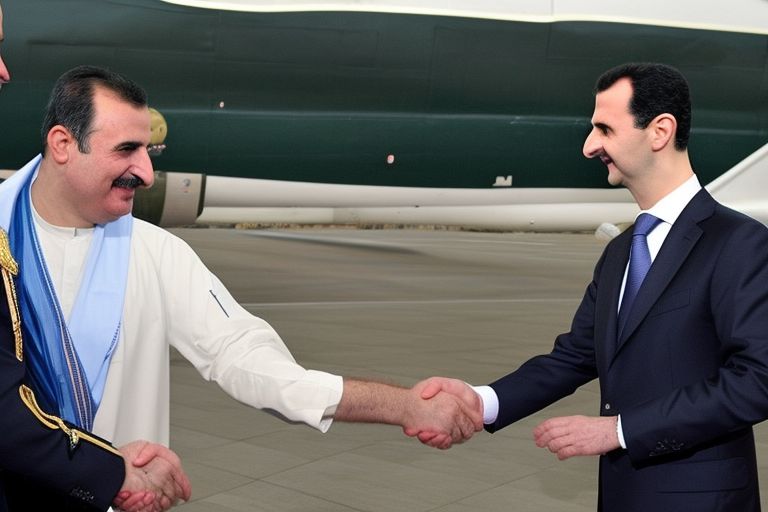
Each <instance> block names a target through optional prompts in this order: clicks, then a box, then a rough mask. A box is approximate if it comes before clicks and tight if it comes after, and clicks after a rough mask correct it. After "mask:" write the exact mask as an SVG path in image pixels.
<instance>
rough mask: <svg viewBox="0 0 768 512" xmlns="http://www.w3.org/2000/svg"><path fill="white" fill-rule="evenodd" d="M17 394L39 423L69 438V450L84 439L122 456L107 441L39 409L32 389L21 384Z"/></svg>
mask: <svg viewBox="0 0 768 512" xmlns="http://www.w3.org/2000/svg"><path fill="white" fill-rule="evenodd" d="M19 395H21V400H22V401H23V402H24V404H25V405H26V406H27V408H28V409H29V410H30V411H32V414H34V415H35V416H36V417H37V419H38V420H40V423H42V424H43V425H45V426H46V427H48V428H50V429H53V430H56V429H59V430H61V431H62V432H64V434H65V435H66V436H67V437H68V438H69V449H70V451H72V450H74V449H75V448H76V447H77V443H79V442H80V441H81V440H84V441H87V442H89V443H91V444H94V445H96V446H98V447H99V448H102V449H104V450H107V451H108V452H112V453H114V454H115V455H119V456H121V457H122V454H121V453H120V451H119V450H118V449H117V448H115V447H114V446H112V445H110V444H109V443H107V442H106V441H103V440H101V439H99V438H97V437H95V436H92V435H91V434H89V433H88V432H82V431H80V430H78V429H76V428H72V427H69V426H68V425H67V424H66V423H64V420H62V419H61V418H59V417H58V416H53V415H52V414H48V413H46V412H43V410H42V409H40V406H39V405H38V404H37V400H36V399H35V392H34V391H32V390H31V389H30V388H28V387H27V386H25V385H22V386H21V387H20V388H19Z"/></svg>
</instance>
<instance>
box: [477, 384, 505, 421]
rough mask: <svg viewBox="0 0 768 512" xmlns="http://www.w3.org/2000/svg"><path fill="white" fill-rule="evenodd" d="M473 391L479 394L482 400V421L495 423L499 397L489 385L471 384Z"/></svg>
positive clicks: (497, 414)
mask: <svg viewBox="0 0 768 512" xmlns="http://www.w3.org/2000/svg"><path fill="white" fill-rule="evenodd" d="M472 389H474V390H475V393H477V394H478V395H480V399H481V400H482V401H483V423H484V424H485V425H490V424H491V423H496V418H498V417H499V397H498V396H497V395H496V392H495V391H494V390H493V388H492V387H491V386H472Z"/></svg>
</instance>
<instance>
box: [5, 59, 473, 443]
mask: <svg viewBox="0 0 768 512" xmlns="http://www.w3.org/2000/svg"><path fill="white" fill-rule="evenodd" d="M126 84H127V85H126ZM137 87H138V86H136V85H135V84H133V83H132V82H131V81H130V80H127V79H126V78H125V77H121V76H120V75H116V74H114V73H112V72H109V71H107V70H103V69H101V68H95V67H91V66H81V67H79V68H75V69H74V70H71V71H69V72H67V73H65V74H64V75H62V77H61V78H60V79H59V81H58V82H57V85H56V86H55V87H54V91H53V93H52V95H51V100H50V103H49V106H48V113H47V116H46V120H45V122H44V126H43V131H42V132H43V134H44V141H43V145H44V148H45V149H44V152H43V155H42V156H41V157H38V158H36V159H34V160H33V161H31V162H30V163H29V164H28V165H27V166H26V167H25V168H24V169H22V170H21V171H19V173H17V174H19V175H20V177H18V178H16V177H15V176H14V178H12V179H11V180H8V182H11V181H12V180H14V179H17V180H23V179H27V180H34V181H32V183H31V210H32V213H33V217H32V218H33V219H34V224H35V230H34V231H35V233H36V239H37V241H39V247H40V251H41V254H42V257H43V258H44V260H45V266H47V271H48V272H47V277H48V278H49V279H50V281H51V282H52V283H53V288H54V289H55V294H56V297H57V298H58V303H59V305H60V309H61V312H62V313H63V315H62V316H63V318H67V319H68V320H67V323H68V327H69V328H71V327H72V326H71V325H69V322H70V319H71V316H72V315H74V313H72V312H71V309H72V308H73V304H75V303H76V302H77V301H78V300H79V295H80V294H82V293H83V291H82V290H80V288H81V283H82V282H83V280H84V279H85V276H90V275H91V273H92V272H93V268H92V267H93V266H94V265H93V263H92V261H91V260H90V259H89V258H90V257H91V256H88V254H89V251H92V249H91V248H90V246H91V245H93V244H92V240H91V239H92V238H94V239H95V238H96V237H97V236H99V235H98V233H99V230H102V229H103V230H109V229H110V227H113V226H115V225H117V223H120V222H123V221H125V220H127V219H129V218H130V211H131V208H132V205H133V194H134V191H135V188H137V187H139V186H151V184H152V182H153V170H152V164H151V162H150V160H149V156H148V153H147V146H148V144H149V137H150V129H149V125H150V117H149V112H148V109H147V105H146V96H145V95H144V96H143V97H142V96H141V95H143V94H144V93H143V91H141V90H140V88H138V89H139V91H140V93H141V94H138V93H136V88H137ZM126 88H127V89H130V91H129V93H128V94H126V92H125V89H126ZM132 95H134V96H132ZM136 95H138V96H136ZM137 98H138V99H137ZM8 182H6V184H4V185H0V193H2V188H3V187H4V186H6V185H7V183H8ZM3 208H5V209H11V208H12V205H3V204H0V219H2V218H3V211H2V210H3ZM130 221H132V229H130V228H129V229H128V231H127V232H128V233H129V235H128V236H130V241H129V245H127V246H126V247H128V248H129V253H128V260H127V261H128V263H127V272H126V273H125V280H124V281H125V285H124V290H125V292H124V297H123V296H121V297H120V299H121V300H122V299H124V301H123V304H124V306H122V317H121V319H120V321H119V324H118V326H117V330H116V331H115V333H116V335H115V339H114V340H113V341H112V343H108V341H109V340H108V339H106V341H107V343H106V344H104V346H98V347H96V348H95V349H94V348H92V347H89V346H80V345H78V336H76V335H73V336H72V339H73V343H74V345H75V346H76V347H77V355H78V357H79V358H80V359H82V360H83V361H84V364H83V366H84V368H85V369H84V371H85V374H86V375H87V376H88V379H87V380H88V385H89V387H90V392H91V393H92V395H93V402H94V403H95V404H96V405H97V407H98V409H97V411H98V412H97V413H96V414H95V418H94V419H93V430H94V431H95V432H96V433H97V434H99V435H101V436H104V437H107V438H109V439H113V440H114V441H115V442H116V443H125V442H127V441H129V440H133V439H137V438H143V439H148V440H152V441H156V442H160V443H166V444H167V443H168V440H169V439H168V438H169V390H168V388H169V351H168V344H170V345H172V346H174V347H176V348H177V349H178V350H179V351H180V352H181V354H183V355H184V357H186V358H187V359H188V360H189V361H191V362H192V363H193V364H194V365H195V367H196V368H197V369H198V371H199V372H200V373H201V375H202V376H203V377H204V378H206V379H210V380H213V381H215V382H217V383H218V384H219V385H220V386H221V387H222V388H223V389H224V390H225V391H226V392H227V393H229V394H230V395H232V396H233V397H234V398H236V399H237V400H240V401H242V402H245V403H247V404H249V405H251V406H253V407H257V408H267V409H271V410H274V411H276V412H277V413H279V414H280V415H282V416H283V417H285V418H287V419H289V420H293V421H301V422H304V423H306V424H308V425H310V426H312V427H314V428H317V429H319V430H321V431H326V430H327V429H328V428H329V427H330V425H331V422H332V421H333V419H338V420H340V421H359V422H379V423H387V424H394V425H400V426H402V427H403V429H404V430H405V431H406V433H408V434H409V435H416V434H417V433H419V432H422V431H428V432H433V433H436V436H437V439H438V441H435V442H433V443H432V444H433V445H435V446H438V447H448V446H450V445H451V444H452V443H454V442H461V441H463V440H465V439H468V438H469V437H471V436H472V434H473V433H474V432H476V431H479V430H480V429H481V428H482V416H481V415H478V414H477V413H476V412H475V411H476V410H477V404H476V403H472V404H466V403H464V401H462V400H460V399H459V398H457V397H453V396H450V395H445V394H442V395H439V396H438V397H436V398H434V399H432V400H423V399H421V397H420V392H419V389H405V388H400V387H397V386H391V385H386V384H381V383H376V382H367V381H360V380H354V379H344V378H342V377H340V376H336V375H331V374H328V373H325V372H319V371H313V370H306V369H304V368H303V367H301V366H300V365H298V364H297V363H296V362H295V360H294V359H293V357H292V356H291V354H290V352H289V350H288V349H287V348H286V346H285V344H284V343H283V342H282V340H281V339H280V337H279V336H278V334H277V333H276V332H275V331H274V330H273V329H272V328H271V327H270V326H269V325H268V324H267V323H266V322H265V321H263V320H261V319H260V318H257V317H255V316H253V315H251V314H250V313H248V312H246V311H245V310H244V309H243V308H241V307H240V306H239V305H238V304H237V303H236V301H235V300H234V299H233V298H232V296H231V295H230V294H229V292H228V291H227V290H226V289H225V288H224V286H223V285H222V284H221V282H220V281H219V280H218V279H217V278H216V277H215V276H214V275H213V274H211V273H210V272H209V271H208V270H207V269H206V268H205V266H204V265H203V263H202V262H201V261H200V259H199V258H198V257H197V255H196V254H195V253H194V252H193V251H192V249H191V248H190V247H189V246H187V244H186V243H184V242H183V241H182V240H180V239H178V238H177V237H175V236H174V235H172V234H170V233H168V232H166V231H164V230H162V229H159V228H157V227H154V226H152V225H150V224H147V223H145V222H142V221H140V220H138V219H130ZM129 226H130V224H129ZM106 238H109V235H106ZM97 261H98V260H97ZM111 261H112V260H111V259H110V260H109V262H111ZM96 267H98V264H97V265H96ZM97 270H98V268H97ZM118 273H120V269H118ZM119 281H120V280H119V279H118V278H117V276H116V278H115V283H116V285H115V286H116V287H117V286H119V285H118V284H117V283H118V282H119ZM88 282H90V281H88ZM86 291H88V293H90V290H86ZM108 291H110V290H108ZM113 298H114V297H113ZM80 313H82V312H80ZM89 314H90V316H89ZM81 316H83V315H81ZM84 318H91V319H93V318H94V314H92V312H88V311H86V312H85V314H84ZM65 330H66V329H65ZM86 330H87V329H86ZM101 338H105V337H104V336H102V337H101ZM107 338H108V337H107ZM103 341H104V340H102V342H103ZM115 341H116V343H115ZM94 352H95V354H94ZM94 355H95V356H97V357H94ZM87 359H91V360H96V361H97V362H99V361H102V360H103V361H104V365H103V367H101V368H100V367H99V365H98V364H97V365H96V366H95V367H94V368H95V369H94V368H90V367H89V366H88V363H85V361H86V360H87ZM440 439H442V440H443V441H444V442H443V443H442V444H441V443H440V442H439V440H440Z"/></svg>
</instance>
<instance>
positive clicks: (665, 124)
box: [649, 114, 677, 151]
mask: <svg viewBox="0 0 768 512" xmlns="http://www.w3.org/2000/svg"><path fill="white" fill-rule="evenodd" d="M649 128H650V129H651V147H652V148H653V150H654V151H661V150H662V149H664V148H665V147H667V145H668V144H673V145H674V139H675V134H676V133H677V119H675V116H673V115H672V114H659V115H658V116H656V117H655V118H654V119H653V121H651V124H650V125H649Z"/></svg>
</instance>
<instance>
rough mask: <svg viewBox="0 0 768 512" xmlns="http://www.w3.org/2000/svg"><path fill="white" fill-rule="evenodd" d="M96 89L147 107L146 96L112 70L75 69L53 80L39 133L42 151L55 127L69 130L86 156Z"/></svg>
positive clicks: (137, 86)
mask: <svg viewBox="0 0 768 512" xmlns="http://www.w3.org/2000/svg"><path fill="white" fill-rule="evenodd" d="M96 86H99V87H104V88H105V89H108V90H110V91H112V92H114V93H115V94H117V95H118V97H119V98H121V99H122V100H125V101H126V102H128V103H130V104H132V105H134V106H136V107H145V106H147V93H146V92H145V91H144V89H142V88H141V86H139V85H138V84H137V83H136V82H134V81H133V80H131V79H129V78H126V77H124V76H123V75H120V74H118V73H115V72H114V71H110V70H108V69H105V68H100V67H97V66H78V67H76V68H73V69H70V70H69V71H67V72H66V73H64V74H63V75H61V76H60V77H59V79H58V80H56V84H54V86H53V90H52V91H51V97H50V98H49V100H48V106H47V107H46V111H45V118H44V119H43V126H42V128H41V130H40V134H41V136H42V142H43V152H45V147H46V144H47V143H46V139H47V138H48V132H49V131H50V130H51V128H53V127H54V126H56V125H62V126H64V127H65V128H66V129H67V130H69V131H70V132H71V133H72V135H73V136H74V137H75V140H76V141H77V147H78V149H79V150H80V152H81V153H88V152H89V151H90V147H89V145H88V138H89V136H90V134H91V123H92V122H93V114H94V109H93V92H94V88H95V87H96Z"/></svg>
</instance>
